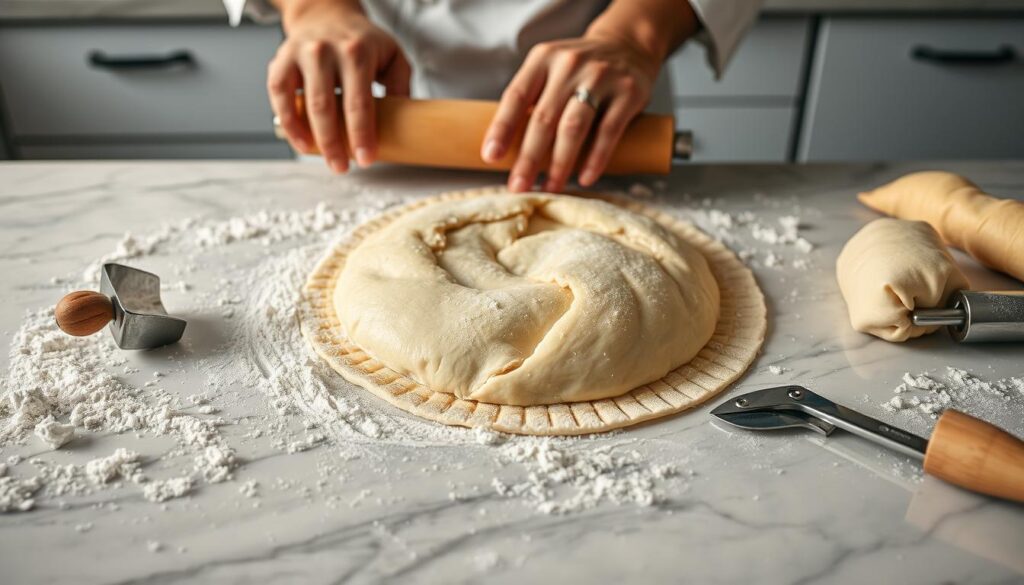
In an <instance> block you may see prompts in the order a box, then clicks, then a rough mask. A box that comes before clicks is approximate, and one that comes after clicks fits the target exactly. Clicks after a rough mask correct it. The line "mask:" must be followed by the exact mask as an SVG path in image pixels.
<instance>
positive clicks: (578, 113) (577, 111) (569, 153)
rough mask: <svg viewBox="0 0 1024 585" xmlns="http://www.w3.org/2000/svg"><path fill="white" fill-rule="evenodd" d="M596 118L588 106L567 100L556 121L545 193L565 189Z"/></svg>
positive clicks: (595, 114)
mask: <svg viewBox="0 0 1024 585" xmlns="http://www.w3.org/2000/svg"><path fill="white" fill-rule="evenodd" d="M596 117H597V112H596V111H595V110H594V108H593V107H591V106H590V104H585V103H583V102H581V101H579V100H577V99H575V98H572V97H570V98H569V103H568V104H567V105H566V106H565V111H564V112H563V113H562V118H561V119H560V120H559V121H558V133H557V134H556V135H555V146H554V149H553V150H552V154H551V166H550V167H549V168H548V178H547V182H546V183H545V185H544V190H545V191H551V192H554V193H557V192H559V191H561V190H562V189H564V188H565V183H566V181H567V180H568V179H569V175H570V174H571V173H572V170H573V167H574V166H575V165H576V159H577V158H578V157H579V154H580V149H581V148H582V147H583V142H584V141H585V140H586V139H587V134H589V133H590V128H591V127H592V126H593V125H594V119H595V118H596Z"/></svg>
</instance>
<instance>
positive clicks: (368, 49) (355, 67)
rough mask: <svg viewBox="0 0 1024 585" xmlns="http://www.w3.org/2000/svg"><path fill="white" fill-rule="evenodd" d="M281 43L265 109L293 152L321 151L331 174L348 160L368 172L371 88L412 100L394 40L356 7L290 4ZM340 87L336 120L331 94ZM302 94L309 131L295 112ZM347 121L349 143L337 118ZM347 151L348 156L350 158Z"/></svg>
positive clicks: (270, 70)
mask: <svg viewBox="0 0 1024 585" xmlns="http://www.w3.org/2000/svg"><path fill="white" fill-rule="evenodd" d="M282 4H283V5H282V16H283V20H284V29H285V34H286V37H285V40H284V41H283V42H282V43H281V46H280V47H279V48H278V50H277V54H276V55H274V58H273V59H271V61H270V64H269V66H268V67H267V92H268V93H269V94H270V105H271V107H272V108H273V110H274V114H275V115H276V116H277V117H278V120H279V121H280V123H281V128H282V129H283V130H284V132H285V134H286V135H287V137H288V142H289V143H290V144H291V145H292V148H294V149H295V150H297V151H299V152H302V153H310V152H312V151H313V147H314V145H315V146H316V147H318V148H319V150H320V152H321V154H323V156H324V159H325V160H326V161H327V165H328V166H329V167H330V168H331V169H332V170H333V171H334V172H336V173H344V172H346V171H348V167H349V162H348V161H349V159H350V158H354V159H355V160H356V162H357V163H359V166H362V167H365V166H368V165H370V164H371V163H372V162H373V161H374V159H375V158H376V155H377V135H376V128H377V125H376V118H375V112H374V101H373V95H372V94H371V92H370V89H371V85H372V83H373V82H374V81H377V82H378V83H380V84H382V85H383V86H384V88H385V89H386V91H387V94H388V95H409V77H410V75H411V72H412V70H411V68H410V67H409V62H408V61H407V60H406V58H405V55H404V54H403V53H402V49H401V48H400V47H399V46H398V43H396V42H395V40H394V39H393V38H391V36H389V35H388V34H387V33H386V32H384V31H383V30H382V29H381V28H379V27H378V26H376V25H375V24H373V23H372V22H370V19H369V18H368V17H367V16H366V13H365V12H363V10H362V7H361V6H360V5H359V2H358V0H293V1H291V2H284V3H282ZM336 86H340V87H342V88H343V91H342V100H341V101H342V106H341V108H340V109H341V111H340V112H339V111H338V110H339V106H338V100H337V98H336V97H335V95H334V88H335V87H336ZM300 87H301V88H303V91H304V94H305V101H306V113H307V116H308V123H307V122H306V120H304V119H302V118H301V117H300V116H299V115H298V112H297V111H296V107H295V92H296V90H297V89H299V88H300ZM342 115H343V116H344V120H345V128H346V130H347V133H348V140H347V141H346V139H345V136H343V135H342V132H341V128H340V123H339V122H340V121H339V117H340V116H342ZM350 145H351V149H352V152H349V146H350Z"/></svg>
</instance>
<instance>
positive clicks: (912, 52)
mask: <svg viewBox="0 0 1024 585" xmlns="http://www.w3.org/2000/svg"><path fill="white" fill-rule="evenodd" d="M820 34H821V36H820V39H819V43H818V50H817V54H816V56H815V59H814V65H813V70H812V80H811V87H810V92H809V95H808V101H807V107H806V110H805V118H804V124H803V132H802V135H801V137H800V145H799V150H798V155H799V159H800V160H805V161H825V160H884V159H943V158H944V159H978V158H1020V157H1024V19H1012V18H1002V19H965V18H949V19H946V18H914V19H910V18H893V19H883V18H872V19H868V18H849V19H846V18H838V17H837V18H829V19H826V20H825V21H824V22H823V24H822V27H821V29H820Z"/></svg>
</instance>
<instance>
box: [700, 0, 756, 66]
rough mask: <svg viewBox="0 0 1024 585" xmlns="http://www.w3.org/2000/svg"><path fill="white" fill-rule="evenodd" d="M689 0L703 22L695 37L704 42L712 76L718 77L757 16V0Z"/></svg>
mask: <svg viewBox="0 0 1024 585" xmlns="http://www.w3.org/2000/svg"><path fill="white" fill-rule="evenodd" d="M689 1H690V6H692V7H693V11H694V12H696V13H697V18H698V19H699V20H700V22H701V24H702V25H703V28H702V29H701V31H700V33H698V34H697V36H696V37H695V40H696V41H697V42H699V43H701V44H702V45H704V47H705V49H706V51H707V60H708V65H709V66H710V67H711V68H712V69H713V70H714V72H715V77H721V76H722V73H723V72H724V71H725V67H726V65H728V64H729V60H730V59H732V56H733V54H734V53H735V52H736V48H737V47H738V46H739V44H740V41H741V40H743V35H744V34H746V32H747V30H748V29H750V27H751V25H753V24H754V21H755V20H756V19H757V13H758V11H759V10H760V9H761V0H689Z"/></svg>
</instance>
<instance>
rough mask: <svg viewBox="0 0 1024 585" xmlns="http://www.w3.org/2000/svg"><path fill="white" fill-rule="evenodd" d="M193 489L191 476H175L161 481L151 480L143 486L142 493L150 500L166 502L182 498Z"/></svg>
mask: <svg viewBox="0 0 1024 585" xmlns="http://www.w3.org/2000/svg"><path fill="white" fill-rule="evenodd" d="M190 491H192V478H191V477H175V478H173V479H165V480H160V481H151V482H149V483H147V484H146V485H145V486H143V488H142V495H143V497H145V498H146V499H147V500H149V501H150V502H165V501H167V500H170V499H173V498H180V497H181V496H184V495H185V494H187V493H189V492H190Z"/></svg>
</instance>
